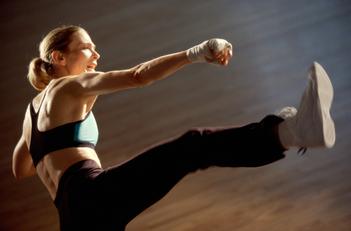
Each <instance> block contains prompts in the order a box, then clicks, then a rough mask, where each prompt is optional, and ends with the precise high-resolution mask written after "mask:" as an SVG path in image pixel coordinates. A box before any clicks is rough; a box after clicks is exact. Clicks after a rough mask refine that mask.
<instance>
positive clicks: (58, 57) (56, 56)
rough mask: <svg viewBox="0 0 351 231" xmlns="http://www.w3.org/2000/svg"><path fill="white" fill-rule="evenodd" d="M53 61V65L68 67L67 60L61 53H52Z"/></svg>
mask: <svg viewBox="0 0 351 231" xmlns="http://www.w3.org/2000/svg"><path fill="white" fill-rule="evenodd" d="M51 60H52V63H53V64H59V65H62V66H65V65H66V59H65V56H64V55H63V53H62V52H61V51H53V52H52V53H51Z"/></svg>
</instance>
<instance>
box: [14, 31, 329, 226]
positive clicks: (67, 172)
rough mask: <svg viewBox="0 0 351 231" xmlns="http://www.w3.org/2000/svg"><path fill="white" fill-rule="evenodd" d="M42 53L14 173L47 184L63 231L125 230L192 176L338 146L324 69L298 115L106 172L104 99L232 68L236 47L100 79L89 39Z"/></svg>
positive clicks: (316, 72) (64, 38)
mask: <svg viewBox="0 0 351 231" xmlns="http://www.w3.org/2000/svg"><path fill="white" fill-rule="evenodd" d="M39 51H40V57H39V58H35V59H33V60H32V62H31V63H30V66H29V73H28V78H29V81H30V83H31V84H32V86H33V87H34V88H35V89H36V90H38V91H39V94H38V95H37V96H36V97H34V99H33V100H32V102H31V103H30V104H29V105H28V108H27V111H26V113H25V118H24V122H23V133H22V136H21V138H20V139H19V141H18V144H17V145H16V147H15V150H14V153H13V172H14V175H15V177H16V178H17V179H20V178H23V177H27V176H32V175H34V174H37V175H38V176H39V177H40V179H41V181H42V182H43V184H44V185H45V187H46V188H47V190H48V192H49V194H50V196H51V198H52V199H53V200H54V203H55V206H56V207H57V209H58V213H59V217H60V228H61V230H124V229H125V226H126V225H127V224H128V222H129V221H131V220H132V219H133V218H134V217H136V216H137V215H138V214H139V213H141V212H142V211H143V210H145V209H146V208H147V207H149V206H150V205H152V204H154V203H155V202H157V201H158V200H160V199H161V198H162V197H163V196H164V195H165V194H166V193H167V192H168V191H169V190H170V189H171V188H172V187H173V186H174V185H175V184H176V183H177V182H179V181H180V180H181V179H182V178H183V177H184V176H185V175H187V174H189V173H190V172H194V171H196V170H199V169H206V168H208V167H211V166H225V167H240V166H246V167H256V166H262V165H266V164H269V163H272V162H274V161H277V160H279V159H282V158H283V157H284V154H283V152H284V151H285V150H286V149H288V148H290V147H293V146H296V147H304V148H306V147H320V146H324V147H332V146H333V144H334V141H335V130H334V124H333V121H332V119H331V118H330V114H329V110H330V106H331V101H332V95H333V89H332V86H331V83H330V80H329V78H328V76H327V74H326V72H325V71H324V69H323V68H322V67H321V66H320V65H319V64H317V63H314V65H313V66H312V68H311V72H310V82H309V85H308V86H307V88H306V90H305V93H304V96H303V97H302V99H301V103H300V107H299V111H298V112H297V111H296V109H294V108H284V109H283V110H282V111H281V113H280V115H279V116H274V115H269V116H267V117H265V118H264V119H263V120H262V121H261V122H259V123H252V124H249V125H246V126H243V127H240V128H226V129H218V130H210V129H202V130H200V129H192V130H189V131H188V132H186V133H185V134H183V135H181V136H179V137H177V138H174V139H172V140H169V141H167V142H164V143H163V144H161V145H158V146H155V147H153V148H151V149H149V150H147V151H145V152H143V153H141V154H139V155H137V156H136V157H135V158H133V159H131V160H129V161H127V162H126V163H124V164H122V165H120V166H115V167H111V168H108V169H105V170H104V169H102V168H101V164H100V160H99V157H98V155H97V153H96V152H95V150H94V147H95V145H96V142H97V138H98V129H97V125H96V121H95V118H94V115H93V113H92V108H93V106H94V104H95V101H96V99H97V97H98V96H99V95H102V94H109V93H113V92H116V91H119V90H124V89H129V88H136V87H142V86H146V85H148V84H150V83H152V82H154V81H156V80H160V79H163V78H165V77H168V76H169V75H171V74H172V73H174V72H175V71H177V70H179V69H181V68H182V67H184V66H186V65H188V64H191V63H194V62H209V63H216V64H218V65H223V66H226V65H227V64H228V62H229V60H230V58H231V57H232V45H231V44H230V43H229V42H227V41H225V40H223V39H211V40H208V41H205V42H203V43H201V44H199V45H196V46H194V47H192V48H190V49H188V50H186V51H181V52H177V53H174V54H169V55H165V56H162V57H158V58H156V59H153V60H150V61H148V62H145V63H142V64H139V65H137V66H135V67H132V68H130V69H126V70H118V71H109V72H96V71H95V68H96V66H97V61H98V59H99V57H100V55H99V54H98V53H97V52H96V50H95V45H94V43H93V42H92V40H91V38H90V37H89V35H88V33H87V32H86V31H85V30H84V29H83V28H81V27H77V26H63V27H59V28H56V29H54V30H52V31H51V32H49V33H48V34H47V36H46V37H45V38H44V39H43V40H42V41H41V43H40V47H39ZM310 115H313V117H311V116H310ZM306 126H308V127H309V128H310V129H309V132H308V133H307V132H305V129H304V128H306Z"/></svg>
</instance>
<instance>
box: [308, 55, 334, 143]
mask: <svg viewBox="0 0 351 231" xmlns="http://www.w3.org/2000/svg"><path fill="white" fill-rule="evenodd" d="M310 78H311V79H312V81H313V82H314V83H315V84H316V88H317V95H318V96H317V97H318V100H319V105H320V115H321V119H322V124H323V139H324V144H325V146H326V147H327V148H331V147H333V146H334V144H335V125H334V121H333V119H332V118H331V115H330V108H331V104H332V101H333V95H334V91H333V85H332V83H331V81H330V79H329V76H328V74H327V72H326V71H325V70H324V68H323V67H322V66H321V65H320V64H319V63H317V62H314V63H313V66H312V68H311V74H310Z"/></svg>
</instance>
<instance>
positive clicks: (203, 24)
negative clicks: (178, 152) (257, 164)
mask: <svg viewBox="0 0 351 231" xmlns="http://www.w3.org/2000/svg"><path fill="white" fill-rule="evenodd" d="M0 8H1V11H2V13H1V16H0V17H1V21H0V29H1V30H0V33H1V36H0V43H1V62H0V67H1V68H0V76H1V78H0V98H1V101H0V102H1V116H0V130H1V133H0V165H1V167H0V175H1V180H0V230H26V231H30V230H59V226H58V215H57V212H56V210H55V207H54V204H53V203H52V201H51V199H50V197H49V194H48V193H47V192H46V190H45V188H44V186H43V185H42V184H41V183H40V181H39V179H38V178H37V177H32V178H28V179H24V180H22V181H15V179H14V177H13V175H12V172H11V171H12V170H11V158H12V151H13V148H14V146H15V144H16V142H17V140H18V138H19V136H20V134H21V126H22V120H23V117H24V112H25V109H26V106H27V105H28V103H29V102H30V101H31V99H32V98H33V97H34V96H35V95H36V94H37V93H36V92H35V90H34V89H33V88H31V86H30V84H29V82H28V81H27V79H26V74H27V66H28V64H29V62H30V60H31V59H32V58H34V57H36V56H38V55H39V54H38V45H39V42H40V41H41V39H42V38H43V36H45V35H46V33H47V32H48V31H50V30H51V29H53V28H54V27H57V26H60V25H62V24H66V25H67V24H75V25H80V26H82V27H84V28H85V29H86V30H87V31H88V32H89V33H90V35H91V37H92V39H93V41H94V42H95V44H96V45H97V50H98V52H99V53H100V54H101V59H100V60H99V67H98V68H97V70H100V71H108V70H115V69H124V68H129V67H132V66H134V65H137V64H139V63H141V62H143V61H146V60H149V59H151V58H154V57H157V56H160V55H164V54H167V53H172V52H176V51H180V50H185V49H187V48H189V47H191V46H193V45H196V44H198V43H200V42H202V41H203V40H206V39H209V38H213V37H221V38H225V39H227V40H228V41H230V42H231V43H233V45H234V57H233V59H232V61H231V63H230V65H229V66H228V67H226V68H222V67H217V66H214V65H209V64H195V65H191V66H188V67H186V68H184V69H183V70H181V71H179V72H177V73H176V74H174V75H173V76H172V77H170V78H168V79H166V80H163V81H160V82H157V83H155V84H153V85H151V86H148V87H145V88H140V89H134V90H129V91H121V92H117V93H115V94H111V95H107V96H102V97H100V98H99V100H98V102H97V104H96V106H95V109H94V113H95V116H96V119H97V121H98V123H99V128H100V142H99V144H98V146H97V151H98V153H99V154H100V158H101V161H102V164H103V166H104V167H108V166H112V165H116V164H120V163H121V162H123V161H125V160H126V159H129V158H131V157H133V156H134V155H136V154H137V153H139V152H140V151H142V150H144V149H145V148H147V147H148V146H150V145H152V144H154V143H158V142H160V141H162V140H164V139H167V138H170V137H173V136H177V135H179V134H181V133H183V132H185V131H186V130H187V129H189V128H191V127H205V126H211V127H212V126H241V125H244V124H247V123H250V122H255V121H258V120H260V119H261V118H263V117H264V116H265V115H266V114H271V113H274V112H276V111H277V110H279V109H280V108H281V107H283V106H286V105H292V106H297V105H298V102H299V99H300V97H301V94H302V92H303V89H304V87H305V86H306V83H307V73H308V69H309V67H310V65H311V64H312V62H313V61H318V62H319V63H320V64H322V65H323V66H324V67H325V69H326V70H327V71H328V73H329V75H330V78H331V80H332V82H333V85H334V90H335V94H334V104H333V106H332V116H333V117H334V120H335V125H336V134H337V140H336V144H335V147H334V148H333V149H329V150H326V149H315V150H308V151H307V153H306V154H305V155H303V156H299V155H297V154H296V150H295V149H292V150H289V151H287V157H286V158H285V159H283V160H281V161H279V162H277V163H274V164H272V165H269V166H265V167H261V168H254V169H253V168H236V169H230V168H211V169H208V170H206V171H202V172H196V173H194V174H190V175H188V176H187V177H186V178H185V179H184V180H183V181H181V182H180V183H179V184H178V185H177V186H176V187H175V188H174V189H173V190H172V191H171V192H170V193H169V194H168V195H167V196H166V197H165V198H163V199H162V200H161V201H160V202H159V203H157V204H155V205H154V206H152V207H151V208H149V209H148V210H146V211H145V212H144V213H142V214H141V215H140V216H138V217H137V218H136V219H135V220H133V221H132V222H131V223H130V224H129V225H128V227H127V230H128V231H136V230H169V231H173V230H174V231H175V230H181V231H183V230H201V231H204V230H223V231H226V230H238V231H239V230H240V231H255V230H260V231H261V230H271V231H279V230H288V231H289V230H299V231H307V230H319V231H324V230H325V231H330V230H336V231H349V230H351V181H350V177H351V153H350V149H351V143H350V136H351V125H350V122H349V121H350V119H351V79H350V77H351V76H350V72H351V55H350V53H351V42H350V41H351V26H350V25H351V2H350V1H348V0H332V1H331V0H310V1H304V0H296V1H290V0H267V1H260V0H245V1H244V0H217V1H206V0H203V1H195V0H177V1H176V0H165V1H161V0H155V1H137V0H129V1H113V0H99V1H82V0H76V1H58V0H37V1H30V2H29V1H20V0H12V1H1V3H0ZM306 129H308V128H306ZM160 174H162V173H160ZM92 200H93V198H92Z"/></svg>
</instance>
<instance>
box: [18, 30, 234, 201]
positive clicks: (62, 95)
mask: <svg viewBox="0 0 351 231" xmlns="http://www.w3.org/2000/svg"><path fill="white" fill-rule="evenodd" d="M51 56H52V63H53V66H54V76H53V80H51V81H50V83H49V84H48V86H47V87H46V88H45V89H44V90H43V91H42V92H40V93H39V94H38V95H37V96H35V97H34V99H33V106H34V109H35V111H38V110H39V105H40V103H41V101H42V100H43V102H42V106H41V108H40V110H39V115H38V124H37V125H32V124H31V118H30V111H29V106H28V108H27V110H26V113H25V117H24V121H23V131H22V135H21V137H20V139H19V141H18V143H17V145H16V147H15V149H14V152H13V165H12V169H13V174H14V176H15V177H16V179H21V178H25V177H29V176H33V175H35V174H37V175H38V176H39V178H40V179H41V181H42V182H43V184H44V185H45V187H46V188H47V190H48V192H49V194H50V196H51V198H52V199H53V200H54V199H55V196H56V191H57V187H58V183H59V180H60V177H61V176H62V174H63V173H64V172H65V170H66V169H67V168H69V167H70V166H71V165H72V164H74V163H76V162H78V161H81V160H86V159H92V160H94V161H96V163H98V165H100V166H101V163H100V160H99V157H98V155H97V153H96V152H95V150H93V149H91V148H85V147H73V148H65V149H62V150H57V151H54V152H51V153H49V154H47V155H46V156H45V157H44V158H43V159H42V160H41V161H40V162H39V163H38V165H37V166H36V168H35V167H34V165H33V162H32V158H31V155H30V153H29V144H30V140H31V128H32V126H38V129H39V130H40V131H47V130H49V129H52V128H55V127H57V126H60V125H62V124H66V123H69V122H73V121H78V120H82V119H84V118H85V116H86V115H87V114H88V113H89V112H90V111H91V110H92V108H93V106H94V104H95V102H96V99H97V97H98V96H99V95H102V94H110V93H113V92H116V91H119V90H124V89H130V88H136V87H143V86H147V85H149V84H151V83H153V82H154V81H156V80H161V79H164V78H166V77H168V76H170V75H171V74H172V73H174V72H176V71H178V70H179V69H181V68H183V67H184V66H186V65H188V64H190V61H189V60H188V59H187V56H186V51H181V52H177V53H173V54H169V55H165V56H161V57H158V58H156V59H153V60H150V61H147V62H145V63H141V64H139V65H137V66H135V67H132V68H130V69H125V70H116V71H110V72H96V71H95V68H96V66H97V61H98V59H99V58H100V55H99V54H98V53H97V52H96V50H95V45H94V43H93V42H92V40H91V38H90V36H89V35H88V34H87V33H86V32H85V31H83V30H82V31H79V32H76V33H74V34H73V35H72V36H71V43H70V44H69V47H68V51H65V52H60V51H53V52H52V54H51ZM231 57H232V54H231V51H229V50H226V49H225V50H223V51H221V52H220V53H217V54H213V60H208V62H213V61H217V62H219V64H220V65H223V66H226V65H227V64H228V62H229V60H230V59H231ZM44 95H45V97H44ZM67 102H69V103H67ZM49 115H50V116H49Z"/></svg>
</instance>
